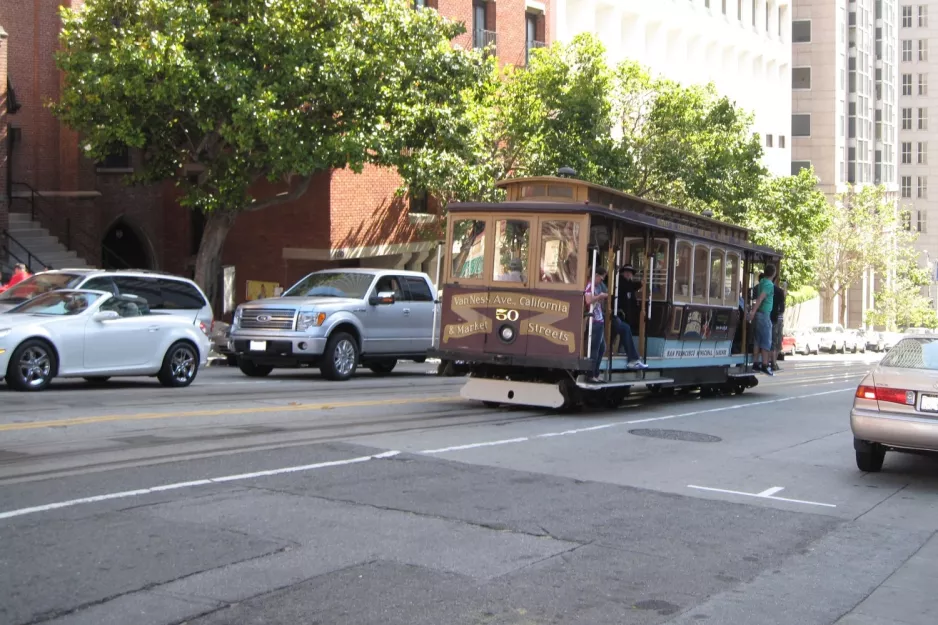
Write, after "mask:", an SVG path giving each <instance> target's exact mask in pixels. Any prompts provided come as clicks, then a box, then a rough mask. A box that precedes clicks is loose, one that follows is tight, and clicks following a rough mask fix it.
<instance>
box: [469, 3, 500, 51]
mask: <svg viewBox="0 0 938 625" xmlns="http://www.w3.org/2000/svg"><path fill="white" fill-rule="evenodd" d="M488 13H489V11H488V2H484V1H483V0H476V1H475V2H474V3H473V4H472V47H473V48H488V47H489V46H494V45H496V43H495V30H494V29H493V30H489V29H488V26H489V20H488V17H489V15H488Z"/></svg>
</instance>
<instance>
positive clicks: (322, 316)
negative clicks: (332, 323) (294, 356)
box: [296, 312, 326, 332]
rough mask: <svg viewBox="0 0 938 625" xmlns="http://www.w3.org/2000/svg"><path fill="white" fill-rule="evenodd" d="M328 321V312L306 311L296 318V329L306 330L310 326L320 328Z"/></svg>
mask: <svg viewBox="0 0 938 625" xmlns="http://www.w3.org/2000/svg"><path fill="white" fill-rule="evenodd" d="M325 321H326V313H323V312H321V313H317V312H304V313H300V315H299V316H298V317H297V318H296V331H297V332H305V331H306V330H309V329H310V328H318V327H319V326H321V325H322V324H323V323H324V322H325Z"/></svg>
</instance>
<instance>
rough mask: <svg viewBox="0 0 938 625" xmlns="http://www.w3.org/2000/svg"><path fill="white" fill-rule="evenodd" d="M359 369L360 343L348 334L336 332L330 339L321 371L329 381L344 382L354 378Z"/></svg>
mask: <svg viewBox="0 0 938 625" xmlns="http://www.w3.org/2000/svg"><path fill="white" fill-rule="evenodd" d="M356 367H358V343H356V342H355V338H354V337H353V336H352V335H351V334H348V333H346V332H336V333H335V334H333V335H332V336H330V337H329V342H328V343H326V351H325V352H323V354H322V365H321V366H320V367H319V371H320V372H322V375H323V377H324V378H326V379H327V380H333V381H336V382H344V381H345V380H348V379H349V378H350V377H352V374H354V373H355V368H356Z"/></svg>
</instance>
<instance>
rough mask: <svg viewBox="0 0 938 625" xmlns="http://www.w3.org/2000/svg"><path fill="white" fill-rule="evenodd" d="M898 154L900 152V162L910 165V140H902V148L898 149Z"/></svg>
mask: <svg viewBox="0 0 938 625" xmlns="http://www.w3.org/2000/svg"><path fill="white" fill-rule="evenodd" d="M899 154H900V162H901V163H902V164H903V165H911V164H912V142H911V141H903V142H902V149H901V150H900V151H899Z"/></svg>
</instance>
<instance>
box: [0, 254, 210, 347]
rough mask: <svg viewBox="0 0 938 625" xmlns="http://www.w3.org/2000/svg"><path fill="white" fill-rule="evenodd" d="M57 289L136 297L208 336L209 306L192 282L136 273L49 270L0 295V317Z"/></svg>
mask: <svg viewBox="0 0 938 625" xmlns="http://www.w3.org/2000/svg"><path fill="white" fill-rule="evenodd" d="M59 289H88V290H92V291H107V292H108V293H113V294H114V295H136V296H137V297H141V298H143V299H145V300H146V301H147V304H149V306H150V310H152V311H160V312H164V313H169V314H173V315H179V316H188V317H190V318H191V319H192V321H193V323H196V322H197V323H198V324H199V326H200V327H201V328H202V331H203V332H205V334H206V335H209V334H210V333H211V331H212V323H213V319H214V316H213V313H212V306H211V304H209V303H208V299H206V297H205V293H203V292H202V289H200V288H199V287H198V286H197V285H196V284H195V282H193V281H192V280H188V279H186V278H180V277H179V276H174V275H172V274H167V273H160V272H156V271H145V270H139V269H127V270H123V269H119V270H104V269H53V270H50V271H41V272H39V273H37V274H35V275H33V276H30V277H29V278H27V279H26V280H23V281H22V282H20V283H18V284H16V285H14V286H12V287H10V288H9V289H7V290H6V291H4V292H3V293H0V313H4V312H6V311H8V310H10V309H11V308H14V307H16V306H19V305H20V304H22V303H23V302H25V301H27V300H29V299H32V298H33V297H35V296H37V295H41V294H42V293H48V292H49V291H57V290H59Z"/></svg>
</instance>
